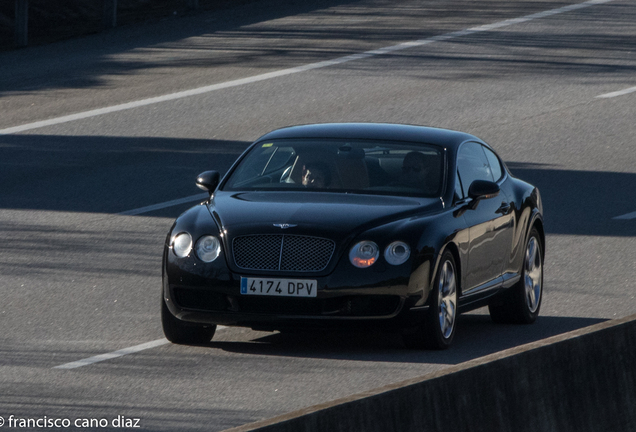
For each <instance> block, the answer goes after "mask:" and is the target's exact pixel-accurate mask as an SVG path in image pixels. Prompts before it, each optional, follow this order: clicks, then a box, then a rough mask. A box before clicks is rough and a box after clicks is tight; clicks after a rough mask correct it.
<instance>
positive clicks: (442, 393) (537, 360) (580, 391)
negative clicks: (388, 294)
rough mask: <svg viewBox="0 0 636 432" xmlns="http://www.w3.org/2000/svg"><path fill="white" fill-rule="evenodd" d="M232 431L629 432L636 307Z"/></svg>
mask: <svg viewBox="0 0 636 432" xmlns="http://www.w3.org/2000/svg"><path fill="white" fill-rule="evenodd" d="M230 431H231V432H247V431H267V432H271V431H276V432H287V431H289V432H292V431H293V432H298V431H321V432H323V431H329V432H335V431H364V432H374V431H377V432H388V431H400V432H402V431H440V432H454V431H457V432H459V431H462V432H464V431H471V432H473V431H489V432H491V431H497V432H498V431H515V432H524V431H528V432H543V431H555V432H557V431H558V432H568V431H572V432H587V431H589V432H600V431H607V432H622V431H636V315H632V316H630V317H627V318H623V319H619V320H613V321H606V322H603V323H601V324H597V325H593V326H590V327H586V328H583V329H579V330H576V331H573V332H570V333H565V334H563V335H559V336H554V337H551V338H548V339H544V340H541V341H538V342H534V343H531V344H527V345H523V346H520V347H516V348H513V349H509V350H506V351H502V352H499V353H496V354H492V355H489V356H486V357H482V358H479V359H475V360H472V361H469V362H466V363H462V364H460V365H458V366H454V367H450V368H448V369H445V370H443V371H440V372H438V373H433V374H430V375H426V376H423V377H421V378H416V379H412V380H408V381H404V382H401V383H396V384H392V385H389V386H385V387H382V388H379V389H376V390H372V391H369V392H366V393H362V394H358V395H354V396H350V397H348V398H344V399H339V400H336V401H333V402H328V403H325V404H320V405H316V406H313V407H309V408H306V409H302V410H299V411H295V412H292V413H289V414H286V415H282V416H279V417H275V418H272V419H269V420H263V421H260V422H256V423H251V424H248V425H244V426H241V427H237V428H233V429H229V430H228V431H227V432H230Z"/></svg>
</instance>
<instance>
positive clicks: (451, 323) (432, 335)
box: [402, 251, 459, 350]
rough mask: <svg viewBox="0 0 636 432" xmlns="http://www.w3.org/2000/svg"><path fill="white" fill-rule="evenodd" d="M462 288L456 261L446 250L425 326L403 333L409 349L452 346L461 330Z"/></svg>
mask: <svg viewBox="0 0 636 432" xmlns="http://www.w3.org/2000/svg"><path fill="white" fill-rule="evenodd" d="M458 288H459V287H458V274H457V266H456V265H455V259H454V258H453V254H452V253H451V252H450V251H446V252H445V253H444V255H443V256H442V259H441V260H440V265H439V269H438V270H437V274H436V275H435V280H434V282H433V289H432V290H431V293H430V299H431V300H430V303H429V308H428V310H427V311H426V315H425V316H424V320H423V323H422V324H421V325H419V326H417V327H416V328H415V329H411V330H410V331H406V332H404V333H403V334H402V340H403V341H404V345H405V346H406V347H407V348H412V349H422V348H425V349H436V350H443V349H447V348H448V347H450V346H451V344H452V342H453V338H454V337H455V330H456V329H457V315H458V309H457V297H458V291H459V289H458Z"/></svg>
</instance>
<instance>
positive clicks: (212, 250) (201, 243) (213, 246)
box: [195, 235, 221, 262]
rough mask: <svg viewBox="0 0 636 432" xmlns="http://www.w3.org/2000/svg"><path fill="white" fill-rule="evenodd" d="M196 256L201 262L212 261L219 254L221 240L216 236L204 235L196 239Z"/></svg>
mask: <svg viewBox="0 0 636 432" xmlns="http://www.w3.org/2000/svg"><path fill="white" fill-rule="evenodd" d="M195 250H196V252H197V256H198V257H199V259H200V260H201V261H203V262H212V261H214V260H215V259H217V258H218V257H219V255H220V254H221V242H220V241H219V239H218V238H216V237H214V236H211V235H206V236H203V237H201V238H200V239H199V240H197V244H196V246H195Z"/></svg>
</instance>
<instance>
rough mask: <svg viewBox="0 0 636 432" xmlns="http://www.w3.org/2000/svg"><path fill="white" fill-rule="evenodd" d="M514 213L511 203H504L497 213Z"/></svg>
mask: <svg viewBox="0 0 636 432" xmlns="http://www.w3.org/2000/svg"><path fill="white" fill-rule="evenodd" d="M511 211H512V206H511V205H510V203H507V202H505V201H504V202H502V203H501V205H500V206H499V208H498V209H497V211H496V212H495V213H501V214H502V215H507V214H509V213H510V212H511Z"/></svg>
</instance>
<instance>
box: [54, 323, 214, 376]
mask: <svg viewBox="0 0 636 432" xmlns="http://www.w3.org/2000/svg"><path fill="white" fill-rule="evenodd" d="M226 328H227V327H226V326H222V325H220V326H217V327H216V329H217V330H223V329H226ZM169 343H170V341H169V340H168V339H157V340H155V341H152V342H146V343H143V344H140V345H135V346H132V347H128V348H124V349H120V350H118V351H113V352H111V353H106V354H100V355H96V356H93V357H88V358H85V359H82V360H77V361H74V362H70V363H64V364H63V365H59V366H55V367H53V369H76V368H79V367H82V366H88V365H91V364H94V363H99V362H103V361H106V360H110V359H114V358H117V357H122V356H125V355H128V354H134V353H138V352H139V351H144V350H147V349H150V348H156V347H159V346H162V345H167V344H169Z"/></svg>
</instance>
